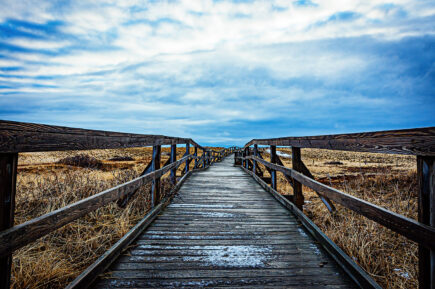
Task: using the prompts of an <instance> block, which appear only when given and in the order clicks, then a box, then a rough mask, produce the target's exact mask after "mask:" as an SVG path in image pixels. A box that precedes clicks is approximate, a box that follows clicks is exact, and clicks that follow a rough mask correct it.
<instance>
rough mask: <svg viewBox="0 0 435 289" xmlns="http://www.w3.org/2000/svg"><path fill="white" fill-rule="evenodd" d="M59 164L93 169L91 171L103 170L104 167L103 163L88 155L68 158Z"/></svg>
mask: <svg viewBox="0 0 435 289" xmlns="http://www.w3.org/2000/svg"><path fill="white" fill-rule="evenodd" d="M58 163H59V164H64V165H69V166H75V167H82V168H91V169H101V168H102V167H103V163H102V162H101V161H100V160H98V159H96V158H94V157H91V156H89V155H87V154H80V155H76V156H72V157H66V158H63V159H61V160H59V161H58Z"/></svg>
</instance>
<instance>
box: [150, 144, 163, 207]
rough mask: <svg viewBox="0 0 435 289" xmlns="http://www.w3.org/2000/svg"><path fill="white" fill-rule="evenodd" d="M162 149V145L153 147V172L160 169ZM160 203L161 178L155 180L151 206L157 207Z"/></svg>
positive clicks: (152, 188)
mask: <svg viewBox="0 0 435 289" xmlns="http://www.w3.org/2000/svg"><path fill="white" fill-rule="evenodd" d="M161 151H162V147H161V146H160V145H155V146H153V160H152V170H153V171H155V170H158V169H160V156H161ZM159 201H160V177H158V178H155V179H154V180H153V182H152V186H151V206H152V207H155V206H157V205H158V203H159Z"/></svg>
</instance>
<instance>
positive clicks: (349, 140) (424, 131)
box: [245, 127, 435, 156]
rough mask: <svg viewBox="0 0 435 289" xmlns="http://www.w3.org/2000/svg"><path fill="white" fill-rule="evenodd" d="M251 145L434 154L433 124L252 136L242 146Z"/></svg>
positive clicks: (434, 136)
mask: <svg viewBox="0 0 435 289" xmlns="http://www.w3.org/2000/svg"><path fill="white" fill-rule="evenodd" d="M254 144H257V145H275V146H294V147H301V148H319V149H331V150H345V151H355V152H375V153H390V154H408V155H421V156H435V127H425V128H414V129H403V130H387V131H374V132H361V133H351V134H333V135H319V136H303V137H280V138H270V139H253V140H251V141H250V142H248V143H247V144H246V145H245V148H246V147H249V146H251V145H254Z"/></svg>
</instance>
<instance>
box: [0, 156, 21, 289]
mask: <svg viewBox="0 0 435 289" xmlns="http://www.w3.org/2000/svg"><path fill="white" fill-rule="evenodd" d="M17 163H18V154H17V153H11V154H0V231H3V230H6V229H8V228H10V227H12V226H13V225H14V211H15V190H16V182H17ZM11 265H12V254H11V255H9V256H6V257H3V258H0V288H9V287H10V281H11Z"/></svg>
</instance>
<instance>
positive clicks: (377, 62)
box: [0, 0, 435, 145]
mask: <svg viewBox="0 0 435 289" xmlns="http://www.w3.org/2000/svg"><path fill="white" fill-rule="evenodd" d="M0 5H1V7H3V9H1V11H0V119H7V120H15V121H26V122H38V123H46V124H54V125H66V126H73V127H82V128H91V129H104V130H115V131H124V132H135V133H147V134H165V135H172V136H182V137H191V138H193V139H195V140H197V141H198V142H200V143H201V144H216V145H222V144H228V145H230V144H238V145H241V144H244V143H246V142H247V141H249V140H250V139H252V138H265V137H280V136H301V135H316V134H330V133H345V132H358V131H368V130H384V129H399V128H412V127H423V126H434V125H435V113H434V110H435V2H434V1H407V0H399V1H364V0H362V1H328V0H325V1H309V0H299V1H282V0H275V1H225V0H220V1H192V0H188V1H136V0H128V1H109V0H107V1H54V0H53V1H41V0H37V1H33V0H26V1H24V0H18V1H17V0H11V1H9V0H0Z"/></svg>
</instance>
